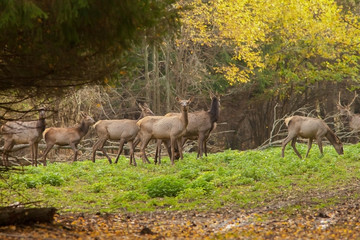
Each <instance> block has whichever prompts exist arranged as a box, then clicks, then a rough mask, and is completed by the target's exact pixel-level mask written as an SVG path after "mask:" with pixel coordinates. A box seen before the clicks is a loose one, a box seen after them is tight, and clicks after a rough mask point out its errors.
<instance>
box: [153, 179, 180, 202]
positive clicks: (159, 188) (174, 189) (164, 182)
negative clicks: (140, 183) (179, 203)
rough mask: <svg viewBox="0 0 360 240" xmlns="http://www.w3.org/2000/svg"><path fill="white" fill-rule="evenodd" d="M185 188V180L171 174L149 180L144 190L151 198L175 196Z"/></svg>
mask: <svg viewBox="0 0 360 240" xmlns="http://www.w3.org/2000/svg"><path fill="white" fill-rule="evenodd" d="M185 188H186V182H185V180H183V179H178V178H176V177H171V176H170V177H168V176H163V177H158V178H155V179H153V180H152V181H150V183H149V184H148V185H147V187H146V192H147V194H148V195H149V196H150V197H152V198H155V197H175V196H177V195H178V194H179V193H180V192H181V191H182V190H184V189H185Z"/></svg>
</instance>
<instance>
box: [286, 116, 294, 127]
mask: <svg viewBox="0 0 360 240" xmlns="http://www.w3.org/2000/svg"><path fill="white" fill-rule="evenodd" d="M292 118H293V117H287V118H285V125H286V126H287V127H288V126H289V124H290V121H291V119H292Z"/></svg>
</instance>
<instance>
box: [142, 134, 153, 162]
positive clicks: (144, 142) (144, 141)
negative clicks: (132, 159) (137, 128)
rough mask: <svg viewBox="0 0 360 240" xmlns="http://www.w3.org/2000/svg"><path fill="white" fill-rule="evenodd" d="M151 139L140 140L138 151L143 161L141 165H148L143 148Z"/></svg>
mask: <svg viewBox="0 0 360 240" xmlns="http://www.w3.org/2000/svg"><path fill="white" fill-rule="evenodd" d="M150 140H151V138H149V139H142V140H141V148H140V151H141V157H142V160H143V163H150V161H149V159H148V158H147V156H146V153H145V148H146V146H147V145H148V144H149V142H150Z"/></svg>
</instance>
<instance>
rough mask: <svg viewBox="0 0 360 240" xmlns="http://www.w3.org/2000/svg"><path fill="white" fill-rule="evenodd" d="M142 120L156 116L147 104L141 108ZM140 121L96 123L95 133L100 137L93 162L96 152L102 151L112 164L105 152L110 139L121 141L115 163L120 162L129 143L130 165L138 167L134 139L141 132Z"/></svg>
mask: <svg viewBox="0 0 360 240" xmlns="http://www.w3.org/2000/svg"><path fill="white" fill-rule="evenodd" d="M139 107H140V109H141V115H140V118H139V119H141V118H143V117H145V116H154V113H153V112H152V111H151V110H150V108H149V107H148V106H147V104H144V106H141V105H140V104H139ZM137 121H138V120H130V119H121V120H100V121H98V122H97V123H95V125H94V127H95V132H96V134H97V135H98V137H99V140H98V141H97V142H96V143H95V144H94V146H93V155H92V160H93V162H95V156H96V150H101V151H102V152H103V154H104V155H105V156H106V158H107V159H108V160H109V163H112V162H111V158H110V157H109V155H108V154H107V153H106V152H105V149H104V144H105V142H106V141H107V140H108V139H111V140H120V145H119V151H118V154H117V156H116V160H115V163H117V162H118V160H119V156H120V154H121V152H122V150H123V146H124V143H125V142H128V145H129V148H130V165H131V164H132V162H133V163H134V166H136V161H135V156H134V143H133V142H134V139H135V137H136V135H137V133H138V132H139V127H138V126H137V125H136V123H137Z"/></svg>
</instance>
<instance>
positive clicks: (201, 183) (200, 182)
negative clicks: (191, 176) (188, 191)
mask: <svg viewBox="0 0 360 240" xmlns="http://www.w3.org/2000/svg"><path fill="white" fill-rule="evenodd" d="M206 180H207V179H206V178H203V177H199V178H197V179H196V180H195V181H193V182H192V183H191V185H190V187H191V188H199V189H202V190H204V191H205V192H206V193H207V194H208V193H210V192H211V191H212V190H214V189H215V186H214V183H212V182H208V181H206Z"/></svg>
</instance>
